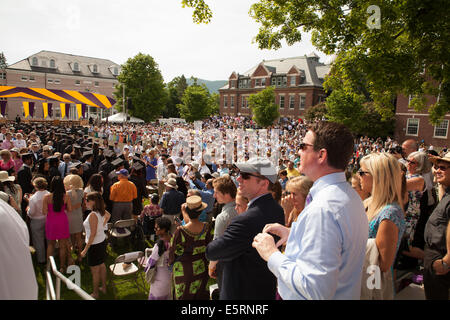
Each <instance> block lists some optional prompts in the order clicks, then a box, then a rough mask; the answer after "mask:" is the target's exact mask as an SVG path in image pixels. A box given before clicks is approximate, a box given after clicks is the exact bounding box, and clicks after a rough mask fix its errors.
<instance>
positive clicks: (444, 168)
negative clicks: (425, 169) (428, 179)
mask: <svg viewBox="0 0 450 320" xmlns="http://www.w3.org/2000/svg"><path fill="white" fill-rule="evenodd" d="M433 168H434V170H441V171H445V170H447V169H448V168H450V167H446V166H438V165H437V164H435V165H434V166H433Z"/></svg>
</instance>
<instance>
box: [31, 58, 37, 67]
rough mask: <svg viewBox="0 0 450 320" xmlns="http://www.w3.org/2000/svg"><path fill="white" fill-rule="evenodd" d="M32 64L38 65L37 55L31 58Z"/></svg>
mask: <svg viewBox="0 0 450 320" xmlns="http://www.w3.org/2000/svg"><path fill="white" fill-rule="evenodd" d="M31 64H32V65H33V66H38V59H37V58H36V57H33V59H31Z"/></svg>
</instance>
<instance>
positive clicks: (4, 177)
mask: <svg viewBox="0 0 450 320" xmlns="http://www.w3.org/2000/svg"><path fill="white" fill-rule="evenodd" d="M14 180H16V177H14V176H9V175H8V171H0V182H5V181H14Z"/></svg>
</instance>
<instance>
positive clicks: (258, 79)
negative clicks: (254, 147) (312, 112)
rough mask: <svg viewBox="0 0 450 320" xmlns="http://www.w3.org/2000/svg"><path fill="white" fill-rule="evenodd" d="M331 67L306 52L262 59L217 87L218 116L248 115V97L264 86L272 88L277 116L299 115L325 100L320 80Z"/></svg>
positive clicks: (289, 116)
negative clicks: (293, 55)
mask: <svg viewBox="0 0 450 320" xmlns="http://www.w3.org/2000/svg"><path fill="white" fill-rule="evenodd" d="M329 70H330V66H329V65H326V64H323V63H321V62H319V56H317V55H316V54H315V53H311V54H309V55H305V56H300V57H293V58H286V59H276V60H267V61H265V60H263V61H262V62H261V63H259V64H258V65H256V66H254V67H253V68H251V69H250V70H248V71H246V72H244V73H242V74H240V73H236V72H233V73H232V74H231V76H230V77H229V79H228V84H227V85H225V86H224V87H222V88H220V89H219V94H220V114H221V115H250V114H251V111H250V109H249V107H248V98H249V96H250V95H251V94H254V93H257V92H258V91H261V90H263V89H264V88H265V87H268V86H273V87H275V95H276V98H275V99H276V103H277V104H278V105H279V107H280V110H279V111H280V115H281V116H282V117H288V118H295V119H296V118H302V117H303V116H304V114H305V111H306V110H307V109H308V108H309V107H311V106H314V105H316V104H318V103H320V102H322V101H324V100H325V97H326V95H325V92H324V90H323V85H322V84H323V81H324V77H325V75H326V74H327V73H328V72H329Z"/></svg>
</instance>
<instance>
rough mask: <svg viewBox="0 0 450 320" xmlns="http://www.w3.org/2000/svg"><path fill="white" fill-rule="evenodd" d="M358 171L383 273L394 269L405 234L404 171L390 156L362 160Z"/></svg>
mask: <svg viewBox="0 0 450 320" xmlns="http://www.w3.org/2000/svg"><path fill="white" fill-rule="evenodd" d="M360 165H361V169H360V170H359V171H358V174H359V176H360V180H361V188H362V190H363V191H365V192H368V193H370V195H371V196H370V197H369V198H367V199H366V200H365V201H364V206H365V208H366V212H367V219H368V220H369V239H370V238H375V243H376V246H377V249H378V252H379V267H380V270H381V271H382V272H386V271H389V270H391V272H392V266H393V263H394V259H395V256H396V254H397V251H398V248H399V245H400V241H401V239H402V235H403V232H404V231H405V218H404V212H403V209H402V203H403V195H402V171H401V168H400V163H399V162H398V160H397V159H396V158H395V157H394V156H392V155H391V154H388V153H372V154H369V155H367V156H365V157H364V158H362V159H361V162H360Z"/></svg>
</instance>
